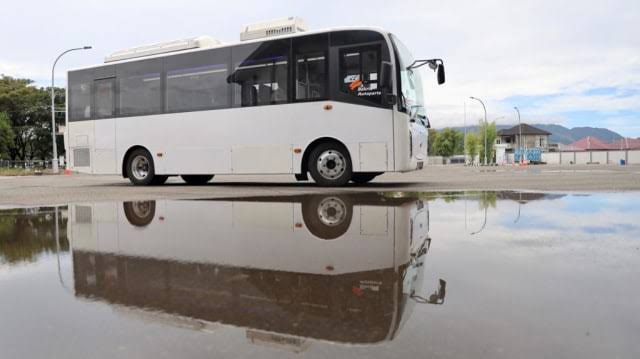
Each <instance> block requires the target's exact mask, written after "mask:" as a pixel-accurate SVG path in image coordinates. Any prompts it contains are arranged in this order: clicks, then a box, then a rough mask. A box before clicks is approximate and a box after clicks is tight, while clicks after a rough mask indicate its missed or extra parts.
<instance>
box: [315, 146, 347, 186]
mask: <svg viewBox="0 0 640 359" xmlns="http://www.w3.org/2000/svg"><path fill="white" fill-rule="evenodd" d="M346 168H347V161H346V159H345V157H344V155H343V154H342V153H340V152H338V151H336V150H326V151H324V152H322V153H321V154H320V156H319V157H318V163H317V164H316V169H317V170H318V173H319V174H320V176H322V177H324V178H326V179H329V180H333V179H336V178H338V177H340V176H342V174H343V173H344V171H345V170H346Z"/></svg>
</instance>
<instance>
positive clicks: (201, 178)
mask: <svg viewBox="0 0 640 359" xmlns="http://www.w3.org/2000/svg"><path fill="white" fill-rule="evenodd" d="M180 177H181V178H182V180H183V181H185V182H187V184H190V185H194V186H196V185H203V184H206V183H207V182H209V181H211V179H212V178H213V175H182V176H180Z"/></svg>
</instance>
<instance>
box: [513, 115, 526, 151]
mask: <svg viewBox="0 0 640 359" xmlns="http://www.w3.org/2000/svg"><path fill="white" fill-rule="evenodd" d="M514 110H516V112H518V129H519V130H520V135H519V136H518V137H519V139H518V150H519V151H520V163H523V162H524V161H523V159H524V153H522V123H521V122H520V110H519V109H518V106H515V107H514Z"/></svg>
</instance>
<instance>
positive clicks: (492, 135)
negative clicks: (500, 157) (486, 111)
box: [478, 120, 497, 163]
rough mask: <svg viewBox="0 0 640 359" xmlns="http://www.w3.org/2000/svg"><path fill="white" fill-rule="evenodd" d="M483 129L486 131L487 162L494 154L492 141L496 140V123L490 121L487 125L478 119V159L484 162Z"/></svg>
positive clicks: (490, 160) (490, 161)
mask: <svg viewBox="0 0 640 359" xmlns="http://www.w3.org/2000/svg"><path fill="white" fill-rule="evenodd" d="M485 129H486V133H487V142H486V144H487V162H488V163H492V162H493V156H494V155H495V147H494V143H495V142H496V137H497V131H496V123H495V122H491V123H489V124H488V125H487V124H485V122H484V121H482V120H480V123H479V125H478V135H479V136H480V161H481V163H484V147H485Z"/></svg>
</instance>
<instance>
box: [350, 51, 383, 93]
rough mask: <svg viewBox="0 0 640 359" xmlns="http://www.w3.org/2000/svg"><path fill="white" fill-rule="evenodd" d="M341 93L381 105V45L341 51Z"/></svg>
mask: <svg viewBox="0 0 640 359" xmlns="http://www.w3.org/2000/svg"><path fill="white" fill-rule="evenodd" d="M339 56H340V78H339V81H340V91H341V92H343V93H347V94H350V95H353V96H357V97H359V98H362V99H364V100H367V101H371V102H374V103H380V102H381V100H382V91H381V89H380V87H379V86H378V81H379V78H380V76H379V75H380V61H381V60H380V45H374V46H360V47H352V48H342V49H340V55H339Z"/></svg>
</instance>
